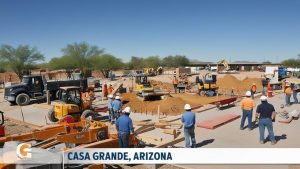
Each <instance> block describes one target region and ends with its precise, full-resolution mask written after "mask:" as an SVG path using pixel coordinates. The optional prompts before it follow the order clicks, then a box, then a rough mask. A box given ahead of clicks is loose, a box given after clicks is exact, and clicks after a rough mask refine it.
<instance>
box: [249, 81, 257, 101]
mask: <svg viewBox="0 0 300 169" xmlns="http://www.w3.org/2000/svg"><path fill="white" fill-rule="evenodd" d="M256 89H257V87H256V84H255V83H252V86H251V89H250V91H251V96H252V99H254V94H255V93H256Z"/></svg>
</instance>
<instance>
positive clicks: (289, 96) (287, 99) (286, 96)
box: [285, 94, 291, 105]
mask: <svg viewBox="0 0 300 169" xmlns="http://www.w3.org/2000/svg"><path fill="white" fill-rule="evenodd" d="M285 104H286V105H289V104H291V95H288V94H285Z"/></svg>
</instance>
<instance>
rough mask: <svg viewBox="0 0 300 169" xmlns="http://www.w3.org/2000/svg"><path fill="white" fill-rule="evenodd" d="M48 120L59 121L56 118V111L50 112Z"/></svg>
mask: <svg viewBox="0 0 300 169" xmlns="http://www.w3.org/2000/svg"><path fill="white" fill-rule="evenodd" d="M48 119H49V120H50V121H51V122H57V121H58V119H57V118H56V117H55V112H54V109H53V108H52V109H50V110H49V112H48Z"/></svg>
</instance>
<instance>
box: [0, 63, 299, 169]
mask: <svg viewBox="0 0 300 169" xmlns="http://www.w3.org/2000/svg"><path fill="white" fill-rule="evenodd" d="M190 69H191V68H176V69H173V70H172V71H166V72H165V73H164V72H162V73H161V74H157V75H154V76H149V74H147V73H144V72H142V73H141V74H135V75H133V76H129V77H122V76H120V77H117V78H116V79H114V80H113V81H111V80H110V79H107V78H103V77H102V78H100V84H101V90H99V91H94V92H92V93H90V92H91V90H88V89H91V88H94V86H89V87H88V89H86V90H82V87H76V86H73V87H72V86H66V87H60V89H59V92H60V93H61V94H60V95H62V94H63V93H65V94H66V95H67V96H68V95H70V96H72V94H71V93H72V92H79V93H80V94H79V95H78V96H77V98H78V100H73V101H74V102H69V101H67V100H63V97H58V98H56V99H50V96H48V97H46V98H42V99H38V98H36V99H30V101H28V103H26V105H25V103H20V101H17V103H19V104H20V105H18V104H12V103H11V102H9V101H7V100H4V99H3V98H5V99H7V97H6V96H7V95H8V93H7V92H8V91H9V89H10V88H12V87H9V86H5V89H1V92H0V94H1V95H2V96H1V97H0V98H1V106H0V110H1V112H4V113H3V114H4V117H3V119H2V130H1V131H2V133H1V134H2V137H1V138H0V142H1V144H2V145H4V147H5V145H6V144H8V145H9V144H11V141H17V142H19V143H20V142H21V143H22V142H23V143H30V144H31V145H32V147H36V148H41V149H45V150H53V149H55V151H61V152H65V151H69V150H72V149H76V148H117V147H118V132H117V130H116V126H115V124H114V123H111V122H110V121H109V113H108V112H109V110H108V103H107V101H108V98H107V93H105V91H106V89H105V87H106V86H105V85H106V84H109V85H112V87H113V90H112V91H111V92H110V94H111V95H113V97H114V98H116V97H117V96H119V97H120V98H121V101H122V109H124V108H125V107H130V108H131V114H130V117H131V118H132V121H133V126H134V130H135V133H134V135H131V136H130V142H129V146H130V147H132V148H135V147H136V148H138V147H155V148H183V147H185V146H184V134H183V123H182V122H181V116H182V113H183V112H184V111H185V110H184V105H185V104H190V105H191V109H192V112H195V113H196V126H195V136H196V141H197V145H196V148H225V147H226V148H262V147H264V148H266V147H278V148H283V147H284V148H292V147H298V143H299V141H300V140H299V137H297V128H298V127H299V123H298V122H297V120H295V119H298V117H288V118H286V117H282V116H281V115H279V114H281V113H283V112H286V113H287V114H286V116H288V113H289V112H293V111H299V110H300V107H299V105H298V104H292V105H291V106H288V107H287V106H283V107H282V105H284V104H285V101H284V93H283V89H281V88H278V86H277V85H281V82H279V81H278V82H277V83H276V84H275V83H274V84H272V90H271V91H269V90H270V89H269V90H268V91H266V90H265V89H264V88H266V86H265V84H264V81H265V80H266V75H265V72H259V71H251V72H247V71H244V72H238V73H236V72H235V73H230V72H227V73H218V72H211V71H207V70H202V71H201V72H199V73H197V74H194V75H192V74H191V73H190ZM170 72H172V73H170ZM275 74H276V75H275ZM275 74H274V75H275V76H274V77H276V78H278V74H277V73H276V72H275ZM32 77H36V76H35V75H32ZM211 77H213V78H212V79H213V80H211V79H210V78H211ZM174 78H176V79H179V80H178V85H177V86H176V87H174V85H173V84H172V79H174ZM199 79H201V80H199ZM208 79H210V80H211V81H208ZM284 79H285V80H286V81H293V82H294V83H295V82H296V84H297V85H298V82H300V81H299V79H298V78H297V77H293V76H286V78H284ZM199 81H200V82H199ZM16 83H17V82H16ZM253 84H255V85H256V86H257V92H256V93H255V94H254V96H253V97H254V101H255V102H256V104H257V105H258V104H259V103H260V100H259V97H260V96H261V95H266V96H268V101H269V102H270V103H272V104H273V105H274V107H275V110H276V112H277V116H276V122H275V123H274V131H275V138H276V140H277V142H278V143H277V144H276V145H271V144H268V141H267V142H266V144H263V145H262V144H259V142H258V128H257V126H256V127H254V128H253V130H251V131H243V130H240V129H239V123H240V118H241V114H242V112H241V108H240V106H239V103H240V101H241V100H242V99H243V98H244V97H245V93H246V92H247V91H249V90H250V88H251V86H252V85H253ZM269 85H270V79H269ZM12 86H13V85H12ZM199 86H200V87H199ZM206 87H207V88H206ZM175 89H176V90H175ZM273 89H274V90H273ZM264 90H265V91H264ZM82 93H84V94H85V95H84V98H83V95H82ZM105 95H106V96H105ZM86 97H87V98H86ZM91 97H93V98H94V99H92V98H91ZM17 98H18V97H17ZM47 98H48V99H47ZM67 98H68V97H67ZM73 99H74V98H73ZM69 105H72V106H75V107H74V108H72V109H73V110H72V109H70V108H66V109H65V108H64V106H69ZM57 107H61V109H63V110H64V109H65V110H64V111H61V110H60V109H58V108H57ZM76 107H77V108H76ZM233 135H234V137H232V136H233ZM6 158H7V157H6ZM4 166H5V165H4ZM9 166H10V167H14V165H8V166H5V167H8V168H9ZM27 167H28V166H27ZM67 167H68V166H67ZM77 167H79V168H93V167H96V168H115V167H121V168H149V167H150V168H153V167H154V168H198V167H199V166H198V165H155V166H149V165H134V166H126V165H115V166H114V165H105V164H103V165H95V164H93V165H92V164H91V165H82V166H80V165H79V166H77ZM211 167H212V166H204V165H201V168H211ZM223 167H224V166H223ZM236 167H238V166H236ZM282 167H286V168H290V167H291V166H288V165H287V166H279V167H278V168H282ZM25 168H26V167H25ZM214 168H218V166H216V167H214ZM272 168H273V169H274V168H276V167H274V166H272Z"/></svg>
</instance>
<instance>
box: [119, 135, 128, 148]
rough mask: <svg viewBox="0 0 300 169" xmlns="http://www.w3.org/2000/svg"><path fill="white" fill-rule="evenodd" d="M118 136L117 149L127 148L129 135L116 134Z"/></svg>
mask: <svg viewBox="0 0 300 169" xmlns="http://www.w3.org/2000/svg"><path fill="white" fill-rule="evenodd" d="M118 136H119V147H120V148H128V146H129V136H130V134H129V133H125V134H118Z"/></svg>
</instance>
